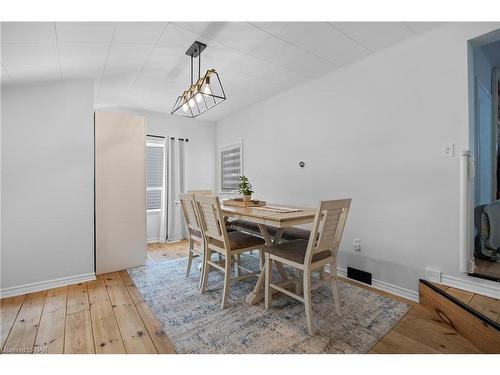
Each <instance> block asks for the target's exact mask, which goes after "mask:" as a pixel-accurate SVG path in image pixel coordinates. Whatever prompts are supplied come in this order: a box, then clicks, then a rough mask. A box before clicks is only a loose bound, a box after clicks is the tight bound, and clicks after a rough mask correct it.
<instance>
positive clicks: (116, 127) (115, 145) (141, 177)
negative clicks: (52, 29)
mask: <svg viewBox="0 0 500 375" xmlns="http://www.w3.org/2000/svg"><path fill="white" fill-rule="evenodd" d="M146 131H147V127H146V119H145V118H144V117H139V116H134V115H130V114H127V113H115V112H101V111H98V112H96V113H95V205H96V207H95V215H96V217H95V224H96V234H95V235H96V273H97V274H102V273H106V272H113V271H117V270H123V269H126V268H130V267H136V266H141V265H144V262H145V259H146Z"/></svg>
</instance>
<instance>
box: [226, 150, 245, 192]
mask: <svg viewBox="0 0 500 375" xmlns="http://www.w3.org/2000/svg"><path fill="white" fill-rule="evenodd" d="M242 160H243V156H242V147H241V143H238V144H233V145H230V146H226V147H224V148H222V149H221V150H220V163H221V164H220V165H221V168H220V174H221V185H220V186H221V188H220V190H221V193H232V192H235V191H236V190H238V183H239V177H240V176H241V175H242V173H243V172H242V169H243V168H242V167H243V163H242Z"/></svg>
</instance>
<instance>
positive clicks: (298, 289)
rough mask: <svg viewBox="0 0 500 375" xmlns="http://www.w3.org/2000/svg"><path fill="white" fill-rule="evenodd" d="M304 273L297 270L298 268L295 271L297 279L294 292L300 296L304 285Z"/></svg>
mask: <svg viewBox="0 0 500 375" xmlns="http://www.w3.org/2000/svg"><path fill="white" fill-rule="evenodd" d="M303 276H304V273H303V272H302V270H299V269H298V268H297V269H296V270H295V277H296V278H297V281H296V284H295V288H296V290H295V292H296V293H297V294H298V295H299V296H300V295H301V294H302V292H303V289H304V288H303V285H304V277H303Z"/></svg>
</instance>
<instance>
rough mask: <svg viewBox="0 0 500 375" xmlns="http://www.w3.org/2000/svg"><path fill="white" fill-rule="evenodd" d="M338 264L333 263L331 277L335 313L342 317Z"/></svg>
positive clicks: (331, 264)
mask: <svg viewBox="0 0 500 375" xmlns="http://www.w3.org/2000/svg"><path fill="white" fill-rule="evenodd" d="M336 263H337V262H335V261H333V262H331V263H330V275H331V283H332V295H333V302H334V303H335V311H336V312H337V315H339V316H341V315H342V310H341V309H340V296H339V289H338V285H337V284H338V283H337V264H336Z"/></svg>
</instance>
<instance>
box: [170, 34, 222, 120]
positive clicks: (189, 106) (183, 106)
mask: <svg viewBox="0 0 500 375" xmlns="http://www.w3.org/2000/svg"><path fill="white" fill-rule="evenodd" d="M205 48H207V45H206V44H204V43H201V42H198V41H196V42H194V43H193V44H192V45H191V47H189V48H188V50H187V51H186V55H188V56H190V57H191V86H189V88H188V89H187V90H186V91H184V92H183V93H182V94H181V95H180V96H179V97H178V98H177V100H176V101H175V104H174V108H173V109H172V112H170V113H171V114H172V115H179V116H184V117H191V118H195V117H197V116H199V115H201V114H202V113H203V112H206V111H208V110H209V109H210V108H212V107H214V106H216V105H217V104H219V103H220V102H222V101H224V100H226V94H225V93H224V88H223V87H222V83H221V82H220V78H219V74H218V73H217V72H216V71H215V69H209V70H207V72H206V73H205V75H204V76H203V77H202V76H201V74H200V73H201V53H202V52H203V50H204V49H205ZM195 58H198V79H197V81H196V82H194V81H193V77H194V74H193V73H194V71H193V60H194V59H195Z"/></svg>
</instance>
